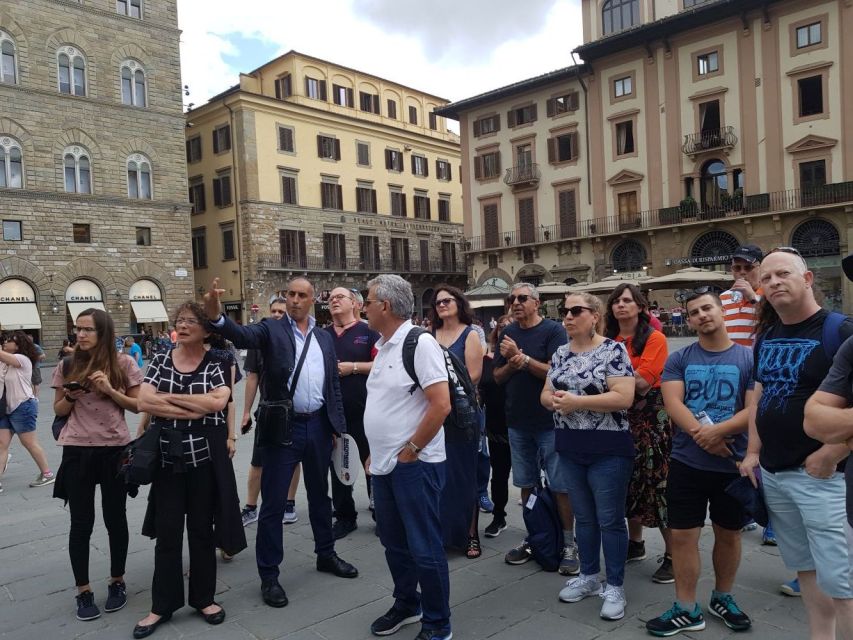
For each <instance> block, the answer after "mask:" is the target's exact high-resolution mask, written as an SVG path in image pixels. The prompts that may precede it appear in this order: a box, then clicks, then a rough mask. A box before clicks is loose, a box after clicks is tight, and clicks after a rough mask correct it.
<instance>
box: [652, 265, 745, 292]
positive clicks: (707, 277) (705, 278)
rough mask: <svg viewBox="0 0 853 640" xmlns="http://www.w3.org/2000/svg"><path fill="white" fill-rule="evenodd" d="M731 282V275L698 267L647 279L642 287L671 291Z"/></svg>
mask: <svg viewBox="0 0 853 640" xmlns="http://www.w3.org/2000/svg"><path fill="white" fill-rule="evenodd" d="M731 281H732V276H731V274H729V273H725V272H724V271H710V270H709V269H700V268H699V267H687V268H685V269H679V270H678V271H676V272H675V273H670V274H668V275H665V276H658V277H657V278H649V279H648V280H646V281H645V282H643V286H647V287H649V288H650V289H673V288H675V287H684V286H686V285H689V284H722V283H726V284H728V283H730V282H731Z"/></svg>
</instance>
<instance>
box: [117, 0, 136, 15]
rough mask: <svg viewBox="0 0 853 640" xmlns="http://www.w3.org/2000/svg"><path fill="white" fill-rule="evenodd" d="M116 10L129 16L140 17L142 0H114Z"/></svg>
mask: <svg viewBox="0 0 853 640" xmlns="http://www.w3.org/2000/svg"><path fill="white" fill-rule="evenodd" d="M116 12H117V13H120V14H121V15H123V16H130V17H131V18H141V17H142V0H116Z"/></svg>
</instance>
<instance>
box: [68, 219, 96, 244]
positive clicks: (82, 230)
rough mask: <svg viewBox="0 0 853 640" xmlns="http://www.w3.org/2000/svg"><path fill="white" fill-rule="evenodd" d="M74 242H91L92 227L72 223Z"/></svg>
mask: <svg viewBox="0 0 853 640" xmlns="http://www.w3.org/2000/svg"><path fill="white" fill-rule="evenodd" d="M72 231H73V233H74V242H76V243H77V244H90V243H91V242H92V229H91V227H90V226H89V225H88V224H74V225H72Z"/></svg>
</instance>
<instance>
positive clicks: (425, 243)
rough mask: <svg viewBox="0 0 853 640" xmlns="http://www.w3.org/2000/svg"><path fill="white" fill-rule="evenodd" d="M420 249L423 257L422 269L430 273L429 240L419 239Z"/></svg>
mask: <svg viewBox="0 0 853 640" xmlns="http://www.w3.org/2000/svg"><path fill="white" fill-rule="evenodd" d="M418 249H419V251H418V253H420V258H421V271H423V272H424V273H429V270H430V269H429V240H424V239H421V240H418Z"/></svg>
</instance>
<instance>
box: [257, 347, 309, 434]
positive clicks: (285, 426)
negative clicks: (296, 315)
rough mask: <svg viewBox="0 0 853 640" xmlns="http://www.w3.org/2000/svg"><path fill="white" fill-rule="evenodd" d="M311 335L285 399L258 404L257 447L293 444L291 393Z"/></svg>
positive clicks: (300, 369) (294, 389)
mask: <svg viewBox="0 0 853 640" xmlns="http://www.w3.org/2000/svg"><path fill="white" fill-rule="evenodd" d="M313 335H314V334H313V332H312V333H309V334H308V337H307V338H306V339H305V345H304V346H303V347H302V354H301V355H300V356H299V363H298V364H297V365H296V371H294V373H293V383H292V384H291V385H290V386H289V387H288V386H287V385H285V387H284V389H285V392H286V394H287V397H285V398H282V399H281V400H264V401H261V402H260V403H259V404H258V446H259V447H288V446H290V445H291V444H293V393H294V391H296V383H297V382H299V374H300V373H301V372H302V365H303V364H305V357H306V356H307V355H308V348H309V347H310V346H311V338H312V336H313Z"/></svg>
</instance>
